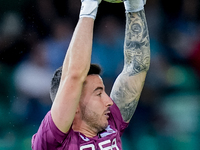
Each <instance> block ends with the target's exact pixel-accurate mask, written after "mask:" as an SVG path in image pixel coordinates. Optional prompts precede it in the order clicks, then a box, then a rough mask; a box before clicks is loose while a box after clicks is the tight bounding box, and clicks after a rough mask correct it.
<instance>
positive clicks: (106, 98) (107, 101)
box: [105, 94, 113, 107]
mask: <svg viewBox="0 0 200 150" xmlns="http://www.w3.org/2000/svg"><path fill="white" fill-rule="evenodd" d="M105 101H106V106H109V107H110V106H112V105H113V101H112V99H111V98H110V96H108V94H106V97H105Z"/></svg>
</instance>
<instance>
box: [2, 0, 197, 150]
mask: <svg viewBox="0 0 200 150" xmlns="http://www.w3.org/2000/svg"><path fill="white" fill-rule="evenodd" d="M79 10H80V1H79V0H26V1H25V0H9V1H5V0H4V1H3V0H0V150H31V137H32V135H33V134H34V133H36V132H37V129H38V127H39V125H40V122H41V121H42V119H43V117H44V116H45V114H46V113H47V112H48V111H49V110H50V108H51V100H50V97H49V88H50V80H51V77H52V74H53V72H54V70H55V69H56V68H58V67H59V66H61V65H62V61H63V59H64V56H65V53H66V50H67V47H68V45H69V42H70V39H71V36H72V33H73V29H74V27H75V25H76V23H77V21H78V17H79ZM145 11H146V17H147V21H148V27H149V33H150V40H151V66H150V70H149V72H148V75H147V78H146V82H145V86H144V89H143V92H142V95H141V99H140V102H139V105H138V107H137V110H136V112H135V115H134V116H133V119H132V120H131V122H130V125H129V128H127V129H126V131H125V133H124V135H123V137H122V141H123V147H124V148H123V149H124V150H199V149H200V142H199V140H200V86H199V81H200V80H199V79H200V58H199V57H200V38H199V37H200V1H199V0H177V1H174V0H147V5H146V6H145ZM124 12H125V10H124V6H123V4H122V3H121V4H110V3H107V2H102V4H101V5H100V7H99V11H98V15H97V19H96V22H95V29H94V44H93V54H92V62H93V63H99V64H100V65H101V66H102V68H103V70H104V71H103V74H102V77H103V80H104V84H105V86H106V92H107V93H108V94H109V92H110V90H111V87H112V84H113V82H114V80H115V78H116V77H117V75H118V74H119V73H120V71H121V69H122V66H123V42H124V31H125V30H124V28H125V13H124Z"/></svg>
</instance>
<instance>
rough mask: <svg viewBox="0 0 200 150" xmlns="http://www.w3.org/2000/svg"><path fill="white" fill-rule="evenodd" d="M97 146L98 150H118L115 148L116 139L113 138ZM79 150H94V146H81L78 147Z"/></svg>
mask: <svg viewBox="0 0 200 150" xmlns="http://www.w3.org/2000/svg"><path fill="white" fill-rule="evenodd" d="M98 146H99V148H100V150H119V147H118V146H117V140H116V138H114V139H113V140H112V141H111V140H106V141H103V142H100V143H99V144H98ZM80 150H95V146H94V144H88V145H83V146H81V147H80Z"/></svg>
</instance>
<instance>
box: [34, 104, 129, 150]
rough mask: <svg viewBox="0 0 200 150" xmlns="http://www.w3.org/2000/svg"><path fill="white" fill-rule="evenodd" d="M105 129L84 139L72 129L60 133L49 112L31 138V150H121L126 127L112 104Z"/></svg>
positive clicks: (115, 106) (126, 124) (117, 109)
mask: <svg viewBox="0 0 200 150" xmlns="http://www.w3.org/2000/svg"><path fill="white" fill-rule="evenodd" d="M110 111H111V113H110V114H109V115H110V116H109V120H108V124H109V125H108V126H107V128H106V129H105V130H104V131H102V132H100V133H98V135H97V136H95V137H92V138H90V137H86V136H85V135H83V134H82V133H80V132H76V131H74V130H73V129H72V128H70V130H69V131H68V132H67V133H63V132H61V131H60V130H59V129H58V128H57V127H56V125H55V124H54V122H53V120H52V117H51V112H50V111H49V112H48V113H47V115H46V116H45V118H44V119H43V121H42V123H41V125H40V127H39V130H38V132H37V133H36V134H35V135H33V137H32V149H33V150H122V143H121V139H120V137H121V136H122V133H123V132H124V129H125V128H126V127H127V126H128V123H125V122H124V121H123V119H122V116H121V113H120V111H119V108H118V107H117V105H116V104H115V103H114V104H113V105H112V106H111V107H110Z"/></svg>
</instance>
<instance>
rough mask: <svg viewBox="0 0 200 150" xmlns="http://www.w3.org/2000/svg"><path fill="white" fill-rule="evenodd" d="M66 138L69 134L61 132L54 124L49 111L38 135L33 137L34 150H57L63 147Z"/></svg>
mask: <svg viewBox="0 0 200 150" xmlns="http://www.w3.org/2000/svg"><path fill="white" fill-rule="evenodd" d="M66 137H67V134H66V133H63V132H61V131H60V130H59V129H58V128H57V127H56V125H55V124H54V122H53V120H52V117H51V111H49V112H48V113H47V114H46V116H45V118H44V119H43V121H42V123H41V125H40V127H39V129H38V131H37V133H36V134H35V135H33V137H32V149H33V150H49V149H56V148H58V147H60V146H61V145H62V143H63V141H64V139H65V138H66Z"/></svg>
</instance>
